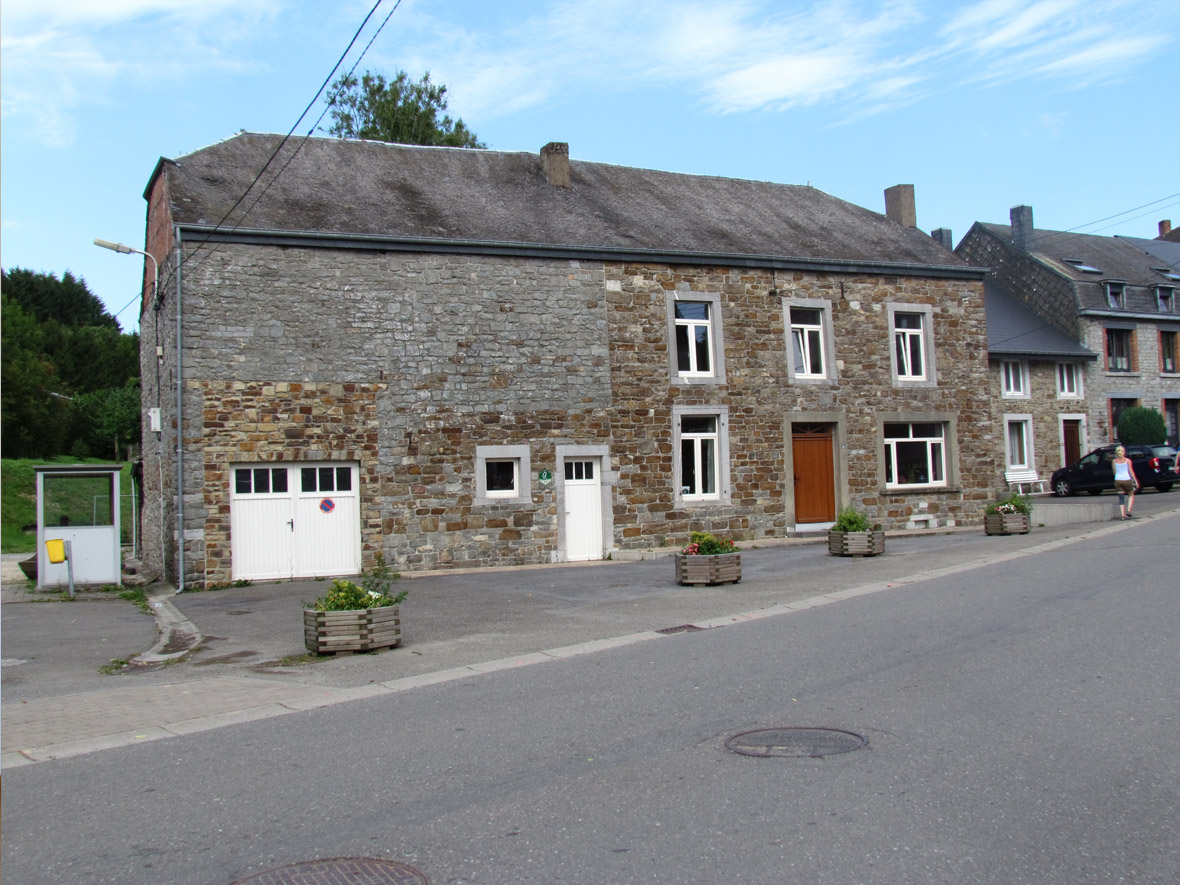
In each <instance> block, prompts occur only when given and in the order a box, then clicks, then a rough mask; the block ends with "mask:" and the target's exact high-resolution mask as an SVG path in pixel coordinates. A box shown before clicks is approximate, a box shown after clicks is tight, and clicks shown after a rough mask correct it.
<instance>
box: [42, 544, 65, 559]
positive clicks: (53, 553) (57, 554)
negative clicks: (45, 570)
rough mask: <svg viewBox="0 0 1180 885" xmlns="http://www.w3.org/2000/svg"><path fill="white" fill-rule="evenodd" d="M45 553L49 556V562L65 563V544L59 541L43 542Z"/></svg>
mask: <svg viewBox="0 0 1180 885" xmlns="http://www.w3.org/2000/svg"><path fill="white" fill-rule="evenodd" d="M45 552H46V553H48V554H49V561H50V562H65V561H66V542H65V541H63V540H60V539H55V540H48V541H46V542H45Z"/></svg>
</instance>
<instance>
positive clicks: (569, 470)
mask: <svg viewBox="0 0 1180 885" xmlns="http://www.w3.org/2000/svg"><path fill="white" fill-rule="evenodd" d="M565 478H566V479H573V478H574V462H573V461H566V462H565Z"/></svg>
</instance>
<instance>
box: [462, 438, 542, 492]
mask: <svg viewBox="0 0 1180 885" xmlns="http://www.w3.org/2000/svg"><path fill="white" fill-rule="evenodd" d="M530 469H531V468H530V459H529V447H528V446H476V447H475V503H476V504H502V503H506V502H524V501H529V500H531V496H532V490H531V488H530V486H529V471H530Z"/></svg>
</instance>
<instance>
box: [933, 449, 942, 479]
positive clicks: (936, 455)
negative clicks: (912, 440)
mask: <svg viewBox="0 0 1180 885" xmlns="http://www.w3.org/2000/svg"><path fill="white" fill-rule="evenodd" d="M942 460H943V459H942V443H931V444H930V481H931V482H942V481H943V471H942Z"/></svg>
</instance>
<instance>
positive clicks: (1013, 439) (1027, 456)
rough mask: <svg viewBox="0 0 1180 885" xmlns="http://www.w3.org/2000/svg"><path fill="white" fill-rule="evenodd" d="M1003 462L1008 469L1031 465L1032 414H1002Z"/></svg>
mask: <svg viewBox="0 0 1180 885" xmlns="http://www.w3.org/2000/svg"><path fill="white" fill-rule="evenodd" d="M1004 463H1005V464H1006V465H1007V466H1008V467H1009V468H1010V469H1026V468H1029V467H1032V466H1033V463H1034V462H1033V446H1032V415H1005V416H1004Z"/></svg>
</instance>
